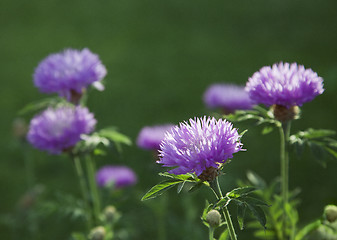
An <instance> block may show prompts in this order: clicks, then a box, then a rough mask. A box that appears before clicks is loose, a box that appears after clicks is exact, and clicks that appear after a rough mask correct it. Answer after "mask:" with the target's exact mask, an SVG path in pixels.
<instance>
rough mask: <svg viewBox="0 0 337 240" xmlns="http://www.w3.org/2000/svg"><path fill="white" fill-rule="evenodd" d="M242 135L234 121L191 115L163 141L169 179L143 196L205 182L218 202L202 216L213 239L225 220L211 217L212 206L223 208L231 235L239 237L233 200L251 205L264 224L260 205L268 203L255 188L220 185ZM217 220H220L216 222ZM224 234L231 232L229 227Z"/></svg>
mask: <svg viewBox="0 0 337 240" xmlns="http://www.w3.org/2000/svg"><path fill="white" fill-rule="evenodd" d="M241 137H242V135H241V134H239V133H238V131H237V129H235V128H233V125H232V124H231V123H230V122H228V121H226V120H222V119H219V120H217V119H215V118H214V117H206V116H204V117H202V118H194V119H190V120H189V121H188V122H183V123H180V124H179V125H177V126H175V127H173V128H171V130H169V131H167V132H166V134H165V137H164V139H163V140H162V142H161V143H160V150H159V160H158V161H157V163H159V164H162V166H163V167H169V168H170V170H169V171H168V172H167V173H161V174H160V175H161V176H164V177H168V178H169V180H166V181H164V182H161V183H159V184H157V185H156V186H154V187H153V188H151V189H150V190H149V191H148V192H147V193H146V194H145V195H144V197H143V198H142V200H147V199H150V198H154V197H157V196H159V195H161V194H162V193H163V192H164V191H166V190H168V189H169V188H171V187H173V186H175V185H178V193H179V192H181V190H182V189H183V188H184V185H185V183H190V185H189V186H188V190H189V191H192V190H195V189H197V188H199V187H201V186H203V185H205V186H207V187H208V188H209V189H211V191H212V192H213V193H214V195H215V197H216V199H217V200H216V202H215V203H214V204H206V207H205V210H204V214H203V217H202V219H203V221H204V223H205V224H206V226H207V227H208V228H209V238H210V239H214V238H213V233H214V229H215V228H216V227H218V226H220V221H221V220H210V219H213V218H214V214H212V213H211V211H212V210H218V211H221V212H222V218H223V223H224V224H226V226H227V230H228V234H229V236H230V238H231V239H237V237H236V233H235V229H234V226H233V223H232V220H231V216H230V214H229V211H228V208H227V206H228V204H229V203H230V202H231V201H232V202H236V203H238V204H239V205H241V206H243V207H246V206H248V207H249V209H250V210H252V212H253V213H255V216H256V217H257V218H258V219H259V220H260V222H261V224H262V225H264V224H265V223H264V214H263V211H262V210H261V208H260V206H259V205H266V204H265V203H264V202H262V201H260V200H257V199H255V198H253V197H251V196H250V193H251V192H252V191H253V190H254V189H252V188H246V187H243V188H238V189H234V190H233V191H231V192H228V193H227V194H226V195H223V194H222V190H221V188H220V185H219V181H218V176H220V175H221V171H222V169H223V167H224V164H225V163H226V162H228V161H229V159H230V158H232V157H233V154H234V153H237V152H239V151H242V150H243V149H242V143H241ZM248 195H249V197H248ZM214 222H219V224H213V223H214ZM216 225H217V226H216ZM223 234H224V235H225V234H227V231H225V232H224V233H223ZM223 237H225V236H223Z"/></svg>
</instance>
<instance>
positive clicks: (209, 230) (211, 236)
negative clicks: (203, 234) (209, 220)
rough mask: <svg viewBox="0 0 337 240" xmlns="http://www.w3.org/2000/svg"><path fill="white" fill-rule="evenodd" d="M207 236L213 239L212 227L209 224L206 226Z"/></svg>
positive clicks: (210, 239)
mask: <svg viewBox="0 0 337 240" xmlns="http://www.w3.org/2000/svg"><path fill="white" fill-rule="evenodd" d="M208 236H209V240H214V228H213V227H211V226H209V228H208Z"/></svg>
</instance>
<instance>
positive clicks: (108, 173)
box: [96, 165, 137, 188]
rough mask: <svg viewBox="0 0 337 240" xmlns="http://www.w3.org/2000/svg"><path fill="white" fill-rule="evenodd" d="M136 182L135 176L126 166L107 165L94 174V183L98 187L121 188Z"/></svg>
mask: <svg viewBox="0 0 337 240" xmlns="http://www.w3.org/2000/svg"><path fill="white" fill-rule="evenodd" d="M136 182H137V177H136V174H135V173H134V172H133V171H132V170H131V169H130V168H128V167H126V166H112V165H107V166H103V167H102V168H100V169H99V170H98V171H97V173H96V183H97V185H98V186H100V187H110V186H113V187H115V188H123V187H127V186H130V185H134V184H135V183H136Z"/></svg>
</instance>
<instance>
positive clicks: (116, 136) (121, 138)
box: [99, 127, 132, 145]
mask: <svg viewBox="0 0 337 240" xmlns="http://www.w3.org/2000/svg"><path fill="white" fill-rule="evenodd" d="M99 135H100V136H102V137H106V138H108V139H109V140H111V141H113V142H115V143H122V144H125V145H132V142H131V140H130V138H129V137H127V136H126V135H124V134H122V133H120V132H118V131H117V130H116V129H115V128H113V127H110V128H105V129H102V130H100V131H99Z"/></svg>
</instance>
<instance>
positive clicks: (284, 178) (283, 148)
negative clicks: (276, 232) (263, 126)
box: [280, 122, 290, 239]
mask: <svg viewBox="0 0 337 240" xmlns="http://www.w3.org/2000/svg"><path fill="white" fill-rule="evenodd" d="M289 135H290V122H284V123H282V127H280V163H281V196H282V204H283V215H282V236H283V239H286V238H287V233H286V228H287V226H286V224H287V213H286V206H287V204H288V198H289V149H288V148H289V147H288V143H289Z"/></svg>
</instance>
